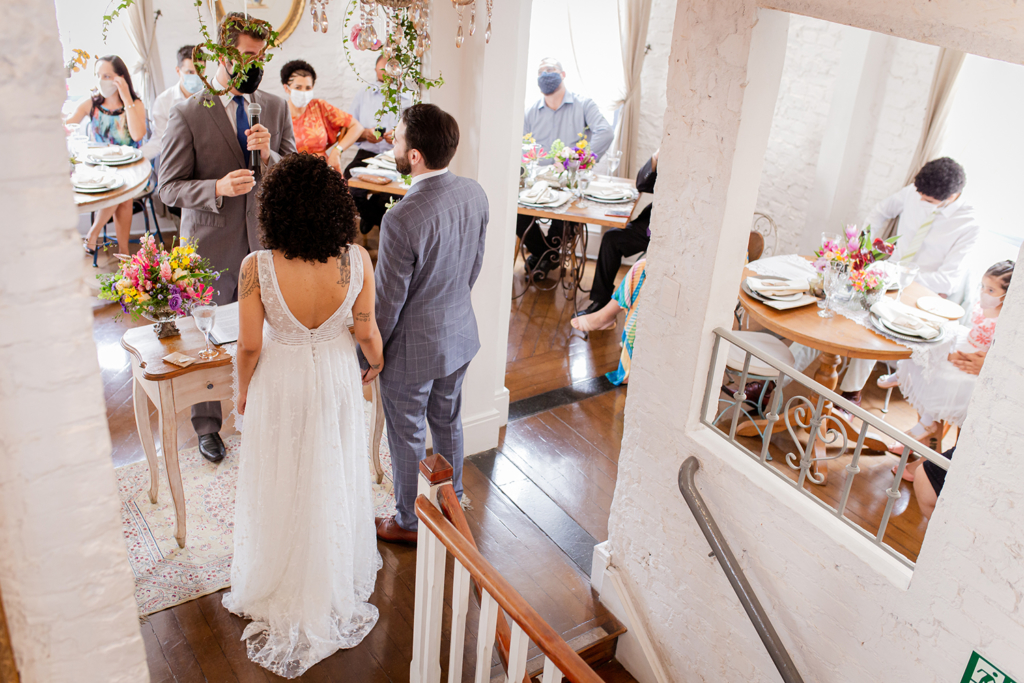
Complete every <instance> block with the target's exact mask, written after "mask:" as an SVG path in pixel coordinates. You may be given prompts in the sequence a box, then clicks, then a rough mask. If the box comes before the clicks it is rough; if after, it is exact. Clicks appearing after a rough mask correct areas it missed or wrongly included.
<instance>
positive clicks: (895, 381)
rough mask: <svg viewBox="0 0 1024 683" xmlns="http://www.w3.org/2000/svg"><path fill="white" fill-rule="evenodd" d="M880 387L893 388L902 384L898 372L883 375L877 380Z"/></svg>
mask: <svg viewBox="0 0 1024 683" xmlns="http://www.w3.org/2000/svg"><path fill="white" fill-rule="evenodd" d="M877 384H878V388H879V389H892V388H893V387H898V386H899V385H900V378H899V377H897V376H896V373H895V372H894V373H892V374H889V375H882V376H881V377H879V378H878V381H877Z"/></svg>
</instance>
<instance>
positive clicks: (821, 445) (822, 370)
mask: <svg viewBox="0 0 1024 683" xmlns="http://www.w3.org/2000/svg"><path fill="white" fill-rule="evenodd" d="M818 363H819V364H818V369H817V370H816V371H815V373H814V381H815V382H817V383H818V384H821V385H822V386H823V387H825V388H826V389H828V390H830V391H835V389H836V385H838V384H839V373H838V372H837V371H836V368H838V367H839V356H837V355H836V354H834V353H825V352H824V351H823V352H822V353H821V355H820V356H818ZM810 398H811V404H812V405H813V404H815V403H817V402H818V398H819V396H818V394H816V393H813V392H812V393H811V397H810ZM831 414H832V401H829V400H826V401H825V405H824V407H823V408H822V409H821V417H822V423H821V428H820V430H819V436H818V438H817V439H815V441H814V452H813V454H812V457H813V458H814V462H812V463H811V472H812V473H813V474H814V476H815V477H821V481H820V482H815V483H819V484H821V485H822V486H824V485H825V484H826V483H828V466H827V465H825V464H823V463H822V461H821V458H824V457H825V450H826V446H825V441H824V438H825V432H826V430H827V429H828V421H827V420H826V419H825V418H826V416H829V415H831Z"/></svg>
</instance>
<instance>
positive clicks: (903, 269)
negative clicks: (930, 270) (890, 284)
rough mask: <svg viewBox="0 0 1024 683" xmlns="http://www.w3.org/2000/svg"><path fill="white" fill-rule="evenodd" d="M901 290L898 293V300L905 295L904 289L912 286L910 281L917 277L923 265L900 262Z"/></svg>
mask: <svg viewBox="0 0 1024 683" xmlns="http://www.w3.org/2000/svg"><path fill="white" fill-rule="evenodd" d="M898 267H899V283H898V284H899V291H898V292H897V293H896V301H899V300H900V297H902V296H903V290H904V289H906V288H907V287H909V286H910V283H911V282H913V281H914V280H915V279H916V278H917V274H918V273H920V272H921V266H915V265H912V264H909V263H908V264H905V265H904V264H902V263H901V264H899V266H898Z"/></svg>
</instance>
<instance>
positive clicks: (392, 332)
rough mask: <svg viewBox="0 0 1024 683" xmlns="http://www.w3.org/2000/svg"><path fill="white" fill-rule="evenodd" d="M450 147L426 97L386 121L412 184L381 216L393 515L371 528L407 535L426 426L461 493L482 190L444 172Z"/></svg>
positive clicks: (483, 217)
mask: <svg viewBox="0 0 1024 683" xmlns="http://www.w3.org/2000/svg"><path fill="white" fill-rule="evenodd" d="M458 146H459V125H458V123H456V122H455V119H454V118H453V117H452V116H451V115H450V114H448V113H446V112H444V111H443V110H441V109H440V108H439V107H437V106H436V105H433V104H417V105H414V106H412V107H410V108H408V109H406V110H405V111H404V112H403V113H402V120H401V121H400V122H399V124H398V127H397V128H396V129H395V163H396V165H397V166H398V170H399V172H401V173H403V174H411V175H412V187H411V188H410V189H409V192H408V193H407V194H406V195H405V197H404V198H403V199H402V200H401V201H400V202H398V204H396V205H395V206H394V207H393V208H392V209H391V210H390V211H388V212H387V214H385V216H384V220H383V221H381V226H380V248H379V251H378V254H377V271H376V286H377V307H376V315H377V326H378V327H379V328H380V334H381V338H382V339H383V340H384V367H383V368H380V369H374V368H366V366H365V360H364V359H363V358H362V355H361V354H360V362H361V363H363V364H364V368H365V370H364V372H363V382H364V384H365V383H369V382H370V381H372V380H373V378H374V377H376V376H377V373H378V372H380V386H381V396H382V399H383V403H384V415H385V417H386V418H387V428H388V443H389V444H390V446H391V467H392V470H393V473H394V482H395V502H396V505H397V514H396V515H395V516H394V517H387V518H384V519H377V520H376V521H377V536H378V538H380V539H381V540H384V541H391V542H404V543H415V542H416V527H417V521H416V512H415V510H414V508H413V505H414V503H415V500H416V487H417V477H418V476H419V463H420V461H421V460H423V459H424V458H425V457H426V440H425V438H426V426H427V425H428V424H429V425H430V434H431V436H432V438H433V448H434V452H435V453H438V454H440V455H443V456H444V457H445V458H446V459H448V460H449V461H451V464H452V468H453V469H454V470H455V473H454V485H455V493H456V494H458V496H459V498H460V499H461V498H462V459H463V439H462V380H463V378H465V376H466V368H468V367H469V362H470V361H471V360H472V359H473V356H475V355H476V352H477V351H479V350H480V338H479V336H478V334H477V328H476V316H475V315H474V314H473V304H472V301H471V300H470V290H471V289H472V287H473V284H474V283H475V282H476V278H477V276H478V275H479V274H480V265H481V263H482V262H483V257H484V236H485V234H486V232H487V220H488V207H487V195H485V194H484V191H483V188H481V187H480V185H479V184H478V183H477V182H476V181H474V180H470V179H469V178H461V177H459V176H457V175H455V174H454V173H451V172H449V171H448V163H449V162H450V161H451V160H452V157H453V156H455V150H456V149H457V148H458Z"/></svg>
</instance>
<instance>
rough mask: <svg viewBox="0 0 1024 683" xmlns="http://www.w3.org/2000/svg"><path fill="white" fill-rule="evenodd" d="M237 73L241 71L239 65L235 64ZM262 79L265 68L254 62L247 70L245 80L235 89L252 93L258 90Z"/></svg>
mask: <svg viewBox="0 0 1024 683" xmlns="http://www.w3.org/2000/svg"><path fill="white" fill-rule="evenodd" d="M235 73H236V74H237V73H239V71H238V66H235ZM262 80H263V69H261V68H260V67H258V66H256V65H255V64H253V65H251V66H250V67H249V68H248V69H247V70H246V71H245V80H244V81H242V84H241V85H239V86H238V87H237V88H235V90H237V91H238V92H240V93H242V94H243V95H251V94H253V93H254V92H256V88H258V87H260V81H262Z"/></svg>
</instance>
